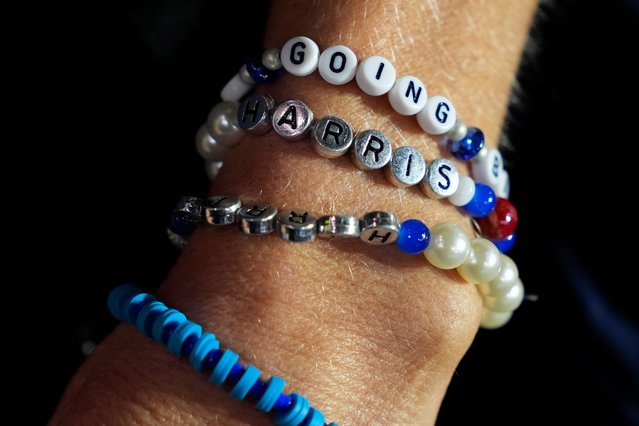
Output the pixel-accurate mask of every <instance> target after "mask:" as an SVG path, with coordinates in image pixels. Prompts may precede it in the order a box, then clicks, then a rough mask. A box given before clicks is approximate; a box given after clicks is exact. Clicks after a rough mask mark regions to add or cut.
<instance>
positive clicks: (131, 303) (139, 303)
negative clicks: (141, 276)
mask: <svg viewBox="0 0 639 426" xmlns="http://www.w3.org/2000/svg"><path fill="white" fill-rule="evenodd" d="M124 300H125V302H124V307H123V308H122V315H123V316H124V318H125V320H126V321H128V322H130V323H131V324H135V323H136V321H137V319H138V314H139V313H140V310H141V309H142V308H144V307H145V306H146V305H148V304H149V303H150V302H155V301H156V299H155V297H153V296H151V295H150V294H148V293H139V294H134V295H133V296H129V297H127V298H125V299H124Z"/></svg>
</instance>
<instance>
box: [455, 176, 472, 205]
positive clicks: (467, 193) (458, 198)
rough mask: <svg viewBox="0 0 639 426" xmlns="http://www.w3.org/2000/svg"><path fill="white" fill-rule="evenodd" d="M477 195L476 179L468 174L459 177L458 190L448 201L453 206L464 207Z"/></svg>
mask: <svg viewBox="0 0 639 426" xmlns="http://www.w3.org/2000/svg"><path fill="white" fill-rule="evenodd" d="M473 195H475V181H474V180H473V179H472V178H470V177H468V176H460V177H459V185H457V191H455V193H454V194H453V195H451V196H450V197H448V201H450V203H451V204H452V205H453V206H456V207H462V206H465V205H466V204H468V203H470V200H472V199H473Z"/></svg>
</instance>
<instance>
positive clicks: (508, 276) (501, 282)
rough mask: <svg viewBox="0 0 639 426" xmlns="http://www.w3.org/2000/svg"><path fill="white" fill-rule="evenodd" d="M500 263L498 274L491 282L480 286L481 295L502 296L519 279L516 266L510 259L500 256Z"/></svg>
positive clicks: (503, 255)
mask: <svg viewBox="0 0 639 426" xmlns="http://www.w3.org/2000/svg"><path fill="white" fill-rule="evenodd" d="M500 262H501V265H500V268H499V274H497V276H496V277H495V278H494V279H493V280H492V281H489V282H488V283H487V284H485V285H482V288H481V290H482V293H483V294H484V295H486V296H494V297H500V296H503V295H504V294H506V293H508V292H509V291H510V289H511V288H513V286H514V285H515V284H516V283H517V280H518V279H519V270H518V269H517V265H516V264H515V262H513V260H512V259H511V258H510V257H508V256H506V255H505V254H502V255H501V259H500Z"/></svg>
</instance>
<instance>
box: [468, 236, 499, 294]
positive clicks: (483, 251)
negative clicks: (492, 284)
mask: <svg viewBox="0 0 639 426" xmlns="http://www.w3.org/2000/svg"><path fill="white" fill-rule="evenodd" d="M500 263H501V260H500V253H499V250H498V249H497V247H495V245H494V244H493V243H492V242H490V241H488V240H487V239H485V238H475V239H474V240H472V241H471V242H470V253H469V255H468V258H467V259H466V261H465V262H464V263H462V264H461V265H460V266H459V267H458V268H457V272H459V275H461V276H462V278H464V279H465V280H466V281H468V282H471V283H475V284H479V283H487V282H489V281H492V280H493V279H495V277H496V276H497V274H498V273H499V266H500Z"/></svg>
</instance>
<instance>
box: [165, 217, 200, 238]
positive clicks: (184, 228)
mask: <svg viewBox="0 0 639 426" xmlns="http://www.w3.org/2000/svg"><path fill="white" fill-rule="evenodd" d="M167 228H169V229H170V230H171V231H173V232H175V233H176V234H178V235H180V236H182V237H188V236H189V235H191V234H192V233H193V231H195V228H196V224H195V223H192V222H187V221H186V220H184V219H182V218H180V217H179V216H178V215H177V214H175V213H172V214H171V217H169V223H168V224H167Z"/></svg>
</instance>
